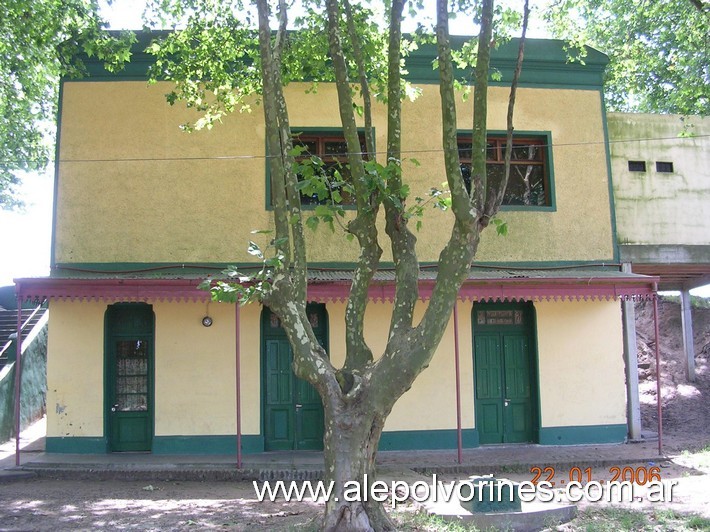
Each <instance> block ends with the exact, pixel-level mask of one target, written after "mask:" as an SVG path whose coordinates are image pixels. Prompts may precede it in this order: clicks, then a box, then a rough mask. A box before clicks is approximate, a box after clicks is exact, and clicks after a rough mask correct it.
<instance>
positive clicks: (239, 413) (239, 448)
mask: <svg viewBox="0 0 710 532" xmlns="http://www.w3.org/2000/svg"><path fill="white" fill-rule="evenodd" d="M235 308H236V312H235V321H236V323H235V325H236V330H235V338H236V348H235V351H236V352H235V354H236V362H237V372H236V378H237V468H238V469H241V468H242V405H241V397H240V396H241V392H242V390H241V387H242V384H241V381H242V377H241V369H240V366H241V350H240V345H239V344H240V336H239V327H240V324H239V303H235Z"/></svg>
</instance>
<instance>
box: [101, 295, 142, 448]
mask: <svg viewBox="0 0 710 532" xmlns="http://www.w3.org/2000/svg"><path fill="white" fill-rule="evenodd" d="M106 325H107V327H106V331H107V335H106V355H107V356H106V392H107V393H106V419H107V434H108V445H109V450H110V451H113V452H125V451H150V450H151V445H152V440H153V353H154V346H153V337H154V335H153V311H152V309H151V307H150V306H148V305H137V304H136V305H113V306H111V307H109V310H108V311H107V316H106Z"/></svg>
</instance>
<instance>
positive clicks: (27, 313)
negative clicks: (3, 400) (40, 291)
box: [0, 307, 47, 370]
mask: <svg viewBox="0 0 710 532" xmlns="http://www.w3.org/2000/svg"><path fill="white" fill-rule="evenodd" d="M45 312H47V309H46V308H44V307H37V308H28V309H22V339H23V341H24V340H25V339H26V338H27V336H28V335H29V334H30V333H31V332H32V329H34V327H35V326H36V325H37V323H38V322H39V321H40V320H41V319H42V317H43V316H44V313H45ZM16 335H17V311H16V310H4V309H0V370H1V369H2V368H3V367H4V366H5V365H6V364H7V363H8V362H10V361H12V360H15V354H16V353H15V349H16V348H15V341H14V340H15V337H16Z"/></svg>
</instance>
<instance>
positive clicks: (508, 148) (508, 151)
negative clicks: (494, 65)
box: [482, 0, 530, 227]
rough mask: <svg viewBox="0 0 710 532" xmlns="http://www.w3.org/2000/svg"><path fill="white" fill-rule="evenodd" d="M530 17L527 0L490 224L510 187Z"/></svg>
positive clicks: (488, 215)
mask: <svg viewBox="0 0 710 532" xmlns="http://www.w3.org/2000/svg"><path fill="white" fill-rule="evenodd" d="M529 17H530V8H529V6H528V0H525V3H524V5H523V29H522V32H521V36H520V44H519V45H518V59H517V62H516V64H515V71H514V73H513V79H512V81H511V83H510V97H509V98H508V116H507V133H506V145H505V171H504V173H503V179H502V180H501V183H500V185H499V186H498V190H490V191H489V192H488V199H487V201H486V213H485V217H484V218H483V220H482V223H484V227H485V224H488V222H489V221H490V219H491V218H493V217H494V216H495V215H496V213H497V212H498V209H499V208H500V205H501V203H502V202H503V196H504V195H505V189H506V188H507V187H508V180H509V178H510V159H511V156H512V153H513V110H514V109H515V95H516V93H517V89H518V80H519V79H520V71H521V70H522V68H523V55H524V52H525V35H526V33H527V30H528V19H529Z"/></svg>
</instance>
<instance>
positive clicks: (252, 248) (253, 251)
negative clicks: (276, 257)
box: [247, 240, 264, 259]
mask: <svg viewBox="0 0 710 532" xmlns="http://www.w3.org/2000/svg"><path fill="white" fill-rule="evenodd" d="M247 253H249V255H253V256H255V257H258V258H260V259H263V258H264V254H263V253H262V252H261V249H260V248H259V246H258V245H257V244H256V243H255V242H252V241H251V240H250V241H249V247H247Z"/></svg>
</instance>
